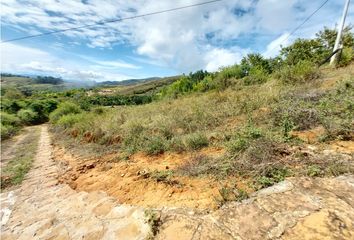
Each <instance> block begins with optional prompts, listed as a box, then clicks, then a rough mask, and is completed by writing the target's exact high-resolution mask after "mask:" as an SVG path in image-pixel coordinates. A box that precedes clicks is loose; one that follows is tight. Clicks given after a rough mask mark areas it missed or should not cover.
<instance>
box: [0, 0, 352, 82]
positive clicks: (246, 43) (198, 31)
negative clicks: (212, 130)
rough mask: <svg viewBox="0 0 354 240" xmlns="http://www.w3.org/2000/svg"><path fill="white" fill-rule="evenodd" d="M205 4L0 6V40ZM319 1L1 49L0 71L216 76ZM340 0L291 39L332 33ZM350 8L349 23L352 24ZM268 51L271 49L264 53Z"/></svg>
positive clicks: (88, 77) (176, 18)
mask: <svg viewBox="0 0 354 240" xmlns="http://www.w3.org/2000/svg"><path fill="white" fill-rule="evenodd" d="M203 1H204V0H199V1H197V0H189V1H187V0H165V1H153V0H139V1H135V0H132V1H124V0H106V1H103V0H85V1H84V0H82V1H80V0H38V1H36V0H32V1H26V0H2V1H1V3H0V4H1V39H2V40H6V39H11V38H16V37H21V36H26V35H31V34H38V33H42V32H47V31H53V30H60V29H63V28H70V27H77V26H81V25H86V24H92V23H95V22H97V21H102V20H110V19H115V18H120V17H123V18H124V17H130V16H134V15H140V14H144V13H149V12H155V11H160V10H165V9H170V8H176V7H180V6H185V5H191V4H195V3H199V2H203ZM322 2H323V0H312V1H307V0H258V1H257V0H224V1H221V2H216V3H211V4H208V5H204V6H199V7H195V8H189V9H183V10H179V11H175V12H169V13H163V14H160V15H155V16H149V17H143V18H139V19H134V20H127V21H123V22H117V23H110V24H107V25H104V26H97V27H91V28H85V29H79V30H74V31H68V32H64V33H59V34H54V35H48V36H43V37H38V38H32V39H26V40H22V41H17V42H11V43H3V44H1V71H2V72H12V73H23V74H41V75H54V76H61V77H63V78H64V79H73V80H85V81H93V80H94V81H107V80H110V81H115V80H117V81H120V80H124V79H130V78H145V77H152V76H170V75H176V74H181V73H189V72H190V71H195V70H198V69H206V70H208V71H216V70H217V69H219V68H220V67H222V66H227V65H231V64H234V63H236V62H238V61H240V59H241V58H242V57H243V56H244V55H246V54H247V53H250V52H259V53H262V54H263V55H265V56H267V57H270V56H274V55H275V54H277V52H278V51H279V43H281V42H283V41H284V40H285V39H286V38H287V36H288V34H289V32H291V30H292V29H293V28H294V27H296V26H297V25H298V24H300V23H301V22H302V21H303V20H304V19H305V18H306V17H307V16H308V15H310V14H311V13H312V12H313V11H314V10H315V9H316V8H318V7H319V6H320V5H321V3H322ZM344 2H345V0H330V1H329V2H328V3H327V5H326V6H325V7H324V8H323V9H321V10H320V11H319V12H318V13H317V14H316V15H315V16H314V17H313V18H312V19H311V20H310V21H309V22H308V23H306V24H305V25H304V26H303V28H301V30H300V31H298V32H297V33H296V34H294V36H291V37H290V38H289V39H287V40H286V41H284V42H283V45H287V44H290V43H291V42H292V41H294V39H295V38H298V37H302V38H311V37H314V35H315V33H316V32H317V31H318V30H320V29H322V28H323V26H329V27H335V24H336V23H337V22H338V21H339V19H340V17H341V14H342V8H343V5H344ZM353 8H354V6H353V2H352V3H351V5H350V9H349V15H348V18H347V24H349V23H354V21H353V20H354V9H353ZM271 49H273V50H272V51H270V50H271Z"/></svg>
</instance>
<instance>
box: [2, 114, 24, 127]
mask: <svg viewBox="0 0 354 240" xmlns="http://www.w3.org/2000/svg"><path fill="white" fill-rule="evenodd" d="M0 118H1V124H2V125H10V126H14V127H15V126H19V125H20V123H21V121H20V119H19V118H18V117H16V116H15V115H13V114H9V113H6V112H1V113H0Z"/></svg>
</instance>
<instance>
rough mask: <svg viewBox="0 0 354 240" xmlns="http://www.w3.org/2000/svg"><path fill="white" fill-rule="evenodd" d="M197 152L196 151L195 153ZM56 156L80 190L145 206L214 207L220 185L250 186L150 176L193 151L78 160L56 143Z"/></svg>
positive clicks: (212, 151) (209, 151)
mask: <svg viewBox="0 0 354 240" xmlns="http://www.w3.org/2000/svg"><path fill="white" fill-rule="evenodd" d="M223 153H224V151H223V150H222V149H217V148H206V149H203V150H202V151H200V152H199V153H198V154H203V155H206V156H209V157H217V156H220V155H222V154H223ZM194 154H195V153H194ZM54 156H55V159H56V161H57V162H60V165H62V166H63V167H62V170H63V172H62V173H61V178H60V181H62V182H66V183H68V184H69V185H70V186H71V187H72V188H74V189H78V190H81V191H88V192H91V191H97V190H102V191H105V192H106V193H107V194H109V195H110V196H113V197H115V198H117V199H118V201H119V202H120V203H126V204H132V205H140V206H145V207H162V206H170V207H190V208H197V209H215V208H217V206H218V200H217V199H220V193H219V189H220V188H221V187H222V186H224V185H225V184H226V182H227V185H228V186H230V187H231V185H233V187H234V186H237V187H240V188H242V189H246V190H250V189H248V188H247V184H245V183H244V182H243V181H242V180H237V179H228V180H227V181H225V180H224V181H220V180H216V179H214V178H210V177H187V176H172V177H171V179H169V181H157V180H156V179H155V178H151V177H149V173H153V171H155V170H157V171H169V170H174V169H176V168H178V167H179V166H181V165H182V164H184V163H186V162H187V161H189V159H190V158H191V157H192V154H191V153H182V154H177V153H165V154H161V155H159V156H146V155H144V154H141V153H139V154H135V155H133V156H131V157H130V159H129V161H122V160H120V161H114V159H116V158H117V155H116V154H111V155H106V156H104V157H101V158H99V159H92V160H85V161H84V160H80V161H79V160H78V158H76V157H75V156H73V155H71V154H68V153H66V151H65V149H63V148H61V147H56V148H55V150H54Z"/></svg>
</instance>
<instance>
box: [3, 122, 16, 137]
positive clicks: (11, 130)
mask: <svg viewBox="0 0 354 240" xmlns="http://www.w3.org/2000/svg"><path fill="white" fill-rule="evenodd" d="M0 130H1V140H4V139H7V138H9V137H11V136H12V135H14V134H15V133H16V131H17V128H15V127H14V126H11V125H3V124H2V123H0Z"/></svg>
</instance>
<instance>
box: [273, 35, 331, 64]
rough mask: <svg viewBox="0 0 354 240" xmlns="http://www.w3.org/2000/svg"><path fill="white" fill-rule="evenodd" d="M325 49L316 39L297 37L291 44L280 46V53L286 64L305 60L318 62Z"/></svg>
mask: <svg viewBox="0 0 354 240" xmlns="http://www.w3.org/2000/svg"><path fill="white" fill-rule="evenodd" d="M326 53H327V52H326V49H325V47H324V46H323V45H322V44H321V42H320V41H319V40H318V39H297V40H296V41H295V42H294V43H293V44H292V45H290V46H288V47H285V48H282V49H281V51H280V55H281V56H282V57H283V58H284V61H285V63H286V64H288V65H295V64H297V63H298V62H300V61H303V60H306V61H310V62H315V63H319V62H321V61H322V60H323V59H324V58H325V56H326Z"/></svg>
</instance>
